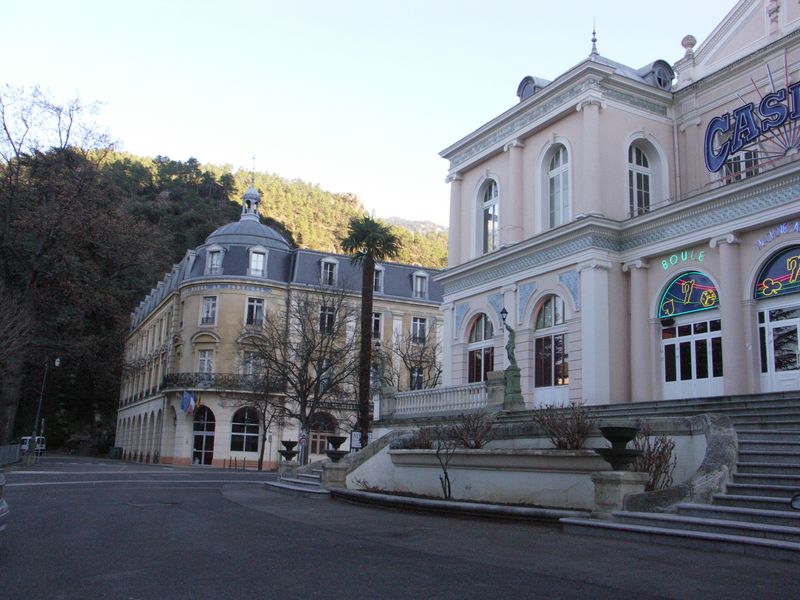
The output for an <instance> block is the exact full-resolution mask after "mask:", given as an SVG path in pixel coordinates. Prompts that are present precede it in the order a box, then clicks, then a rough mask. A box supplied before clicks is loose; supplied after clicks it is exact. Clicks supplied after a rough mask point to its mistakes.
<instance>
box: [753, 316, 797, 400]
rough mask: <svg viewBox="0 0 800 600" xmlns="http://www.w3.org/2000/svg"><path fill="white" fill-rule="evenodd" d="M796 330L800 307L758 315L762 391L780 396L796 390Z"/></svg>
mask: <svg viewBox="0 0 800 600" xmlns="http://www.w3.org/2000/svg"><path fill="white" fill-rule="evenodd" d="M798 327H800V306H787V307H780V308H770V309H767V310H762V311H760V312H759V313H758V338H759V351H760V359H761V389H762V390H763V391H765V392H781V391H785V390H796V389H800V349H799V348H798V335H797V331H798Z"/></svg>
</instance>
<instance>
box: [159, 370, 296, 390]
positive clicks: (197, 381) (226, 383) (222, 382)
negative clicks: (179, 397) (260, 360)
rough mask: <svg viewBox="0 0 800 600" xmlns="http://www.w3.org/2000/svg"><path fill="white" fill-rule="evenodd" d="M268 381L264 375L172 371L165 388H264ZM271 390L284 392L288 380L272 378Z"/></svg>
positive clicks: (165, 378)
mask: <svg viewBox="0 0 800 600" xmlns="http://www.w3.org/2000/svg"><path fill="white" fill-rule="evenodd" d="M265 385H266V382H265V381H264V376H263V375H240V374H239V373H171V374H169V375H165V376H164V383H163V386H162V387H163V388H164V389H165V390H168V391H169V390H173V391H174V390H190V389H191V390H195V389H199V390H237V391H255V390H263V389H264V388H265ZM270 390H271V391H275V392H283V391H285V390H286V382H284V381H279V380H272V381H271V382H270Z"/></svg>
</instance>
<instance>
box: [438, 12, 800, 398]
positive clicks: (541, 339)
mask: <svg viewBox="0 0 800 600" xmlns="http://www.w3.org/2000/svg"><path fill="white" fill-rule="evenodd" d="M690 22H691V20H690V19H689V20H687V23H690ZM596 42H597V40H596V39H593V40H592V48H591V53H590V54H589V56H588V57H587V58H586V59H585V60H583V61H582V62H580V63H579V64H577V65H576V66H575V67H573V68H572V69H570V70H568V71H567V72H565V73H563V74H562V75H560V76H558V77H557V78H555V79H554V80H553V81H547V80H544V79H541V78H539V77H534V76H528V77H525V78H524V79H523V80H522V81H521V82H520V83H519V86H518V87H517V90H516V91H517V96H518V99H519V101H518V103H516V104H515V105H514V106H513V107H512V108H510V109H509V110H507V111H506V112H504V113H502V114H500V115H498V116H497V117H495V118H493V119H492V120H490V121H489V122H488V123H486V124H485V125H483V126H481V127H480V128H478V129H477V130H475V131H473V132H472V133H469V134H468V135H466V136H465V137H463V138H462V139H460V140H458V141H457V142H455V143H454V144H452V145H451V146H449V147H448V148H446V149H445V150H444V151H442V152H441V156H442V157H443V158H445V159H447V160H448V161H449V175H448V181H449V183H450V246H449V266H448V269H447V270H446V271H444V272H443V273H441V274H439V275H437V276H436V278H435V279H436V281H438V282H439V283H440V284H441V285H442V286H443V288H444V304H443V313H444V340H445V343H444V351H445V356H444V365H445V384H446V385H450V386H461V385H465V384H469V383H473V382H481V381H484V380H485V379H487V374H488V373H489V372H490V371H493V370H494V371H499V370H502V369H504V368H505V367H506V366H507V363H508V361H507V357H506V350H505V348H504V346H505V344H506V340H507V335H505V330H504V323H503V316H502V315H503V314H506V315H507V317H506V324H508V325H509V326H510V327H511V328H512V329H513V330H514V332H515V338H516V342H515V348H516V362H517V364H518V365H519V367H520V369H521V387H522V395H523V398H524V401H525V403H526V405H527V406H528V407H532V406H538V405H542V404H551V403H565V402H569V401H581V402H585V403H587V404H606V403H619V402H636V401H647V400H661V399H665V400H666V399H677V398H692V397H700V396H718V395H731V394H748V393H758V392H776V391H782V390H800V350H799V349H798V328H800V293H798V292H800V161H798V158H799V157H800V154H798V148H800V5H799V4H798V3H797V2H788V1H786V0H769V1H767V0H741V1H739V2H737V3H736V4H735V6H733V8H732V10H731V11H730V12H729V13H728V14H727V16H725V18H724V19H723V20H722V22H721V23H720V24H719V25H718V26H717V27H716V29H714V31H713V32H712V33H711V34H710V35H709V37H708V39H706V40H705V41H703V43H702V44H699V45H698V44H697V41H696V40H695V38H694V37H692V36H691V35H687V36H686V37H684V38H683V40H682V46H683V48H684V54H683V56H682V58H680V59H679V60H678V61H677V62H676V63H675V64H674V65H670V63H668V62H665V61H664V60H655V58H656V57H645V56H643V57H642V61H641V62H642V63H643V66H642V65H638V66H635V67H630V66H626V65H622V64H619V63H617V62H614V61H613V60H610V59H608V58H606V57H604V56H602V55H601V54H600V52H599V51H598V48H597V43H596Z"/></svg>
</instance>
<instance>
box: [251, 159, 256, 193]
mask: <svg viewBox="0 0 800 600" xmlns="http://www.w3.org/2000/svg"><path fill="white" fill-rule="evenodd" d="M250 187H253V188H254V187H256V157H255V156H253V171H252V174H251V177H250Z"/></svg>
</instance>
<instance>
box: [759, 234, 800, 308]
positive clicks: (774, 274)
mask: <svg viewBox="0 0 800 600" xmlns="http://www.w3.org/2000/svg"><path fill="white" fill-rule="evenodd" d="M798 279H800V246H792V247H790V248H786V249H784V250H782V251H781V252H779V253H778V254H776V255H775V256H773V257H772V258H771V259H770V260H769V262H768V263H767V264H766V265H765V266H764V268H763V269H761V272H760V273H759V274H758V278H757V279H756V289H755V293H754V297H755V299H756V300H762V299H764V298H774V297H776V296H784V295H786V294H795V293H797V292H800V281H798Z"/></svg>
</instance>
